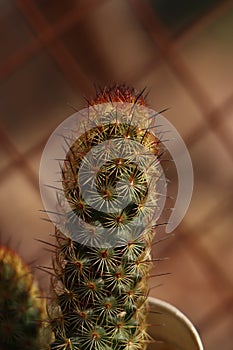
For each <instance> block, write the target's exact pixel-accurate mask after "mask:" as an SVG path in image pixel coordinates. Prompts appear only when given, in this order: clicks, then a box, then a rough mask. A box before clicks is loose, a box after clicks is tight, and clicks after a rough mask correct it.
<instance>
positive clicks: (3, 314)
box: [0, 246, 45, 350]
mask: <svg viewBox="0 0 233 350" xmlns="http://www.w3.org/2000/svg"><path fill="white" fill-rule="evenodd" d="M39 296H40V292H39V289H38V287H37V285H36V283H35V282H34V281H33V277H32V274H31V273H30V270H29V267H28V266H27V265H26V264H25V263H24V262H23V261H22V259H21V258H20V257H19V256H18V255H17V254H16V253H15V252H14V251H12V250H10V249H8V248H6V247H4V246H0V349H1V350H15V349H24V350H27V349H28V350H29V349H30V350H39V349H40V344H41V343H40V330H41V324H40V320H42V318H43V317H45V309H44V302H43V301H42V299H40V298H39Z"/></svg>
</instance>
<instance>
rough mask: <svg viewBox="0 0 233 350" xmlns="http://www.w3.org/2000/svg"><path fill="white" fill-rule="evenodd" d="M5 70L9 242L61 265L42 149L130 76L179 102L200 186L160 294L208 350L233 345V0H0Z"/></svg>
mask: <svg viewBox="0 0 233 350" xmlns="http://www.w3.org/2000/svg"><path fill="white" fill-rule="evenodd" d="M0 79H1V84H0V118H1V119H0V156H1V162H0V203H1V210H0V232H1V243H2V244H8V245H9V246H10V247H12V248H14V249H16V250H17V251H18V252H19V254H20V255H21V256H22V257H23V258H24V259H25V260H26V261H27V262H28V263H30V264H32V265H36V264H40V265H48V264H50V253H49V252H48V251H46V250H45V246H44V245H43V244H41V243H39V242H37V241H36V240H35V238H36V239H42V240H48V241H52V239H53V238H52V237H50V236H49V234H50V233H53V232H54V228H53V225H52V224H51V223H48V222H47V223H46V222H45V221H43V220H41V217H42V216H43V215H42V214H41V213H40V212H39V210H40V209H43V206H42V203H41V199H40V193H39V186H38V174H39V162H40V157H41V154H42V151H43V148H44V146H45V143H46V140H47V139H48V137H49V135H50V134H51V132H53V130H54V129H55V128H56V127H57V126H58V125H59V124H60V123H61V122H62V121H63V120H64V119H66V118H67V117H68V116H69V115H71V114H72V113H73V109H72V107H71V106H73V107H75V108H77V109H81V108H82V107H84V105H85V104H86V102H85V99H84V97H87V98H88V97H91V96H93V95H94V94H95V86H96V85H100V86H104V85H109V84H111V83H115V82H125V83H126V84H129V85H133V86H134V87H135V88H136V89H138V90H142V89H143V88H144V87H146V88H147V91H148V92H149V95H148V103H149V105H150V106H151V107H152V108H153V109H155V110H157V111H158V110H162V109H164V108H167V107H169V108H170V109H169V110H168V111H167V112H166V114H165V116H166V118H167V119H168V120H169V121H170V122H171V123H172V124H173V125H174V126H175V127H176V128H177V130H178V131H179V133H180V134H181V136H182V137H183V139H184V141H185V142H186V145H187V147H188V149H189V152H190V154H191V157H192V161H193V167H194V175H195V186H194V192H193V198H192V202H191V205H190V207H189V210H188V212H187V214H186V216H185V218H184V219H183V221H182V223H181V224H180V225H179V227H178V228H177V229H176V231H175V236H174V237H173V236H172V238H171V239H168V240H166V241H164V242H162V243H160V244H158V245H154V247H153V254H154V256H155V257H161V258H162V257H167V256H168V257H169V258H170V259H169V260H165V261H163V262H160V263H158V266H157V265H156V266H155V267H154V271H153V273H156V274H157V273H158V274H159V273H163V272H170V273H171V275H169V276H163V277H157V278H153V279H151V281H150V286H151V289H150V295H151V296H154V297H159V298H162V299H164V300H167V301H169V302H171V303H172V304H174V305H175V306H177V307H178V308H180V309H181V310H182V311H183V312H184V313H186V314H187V315H188V316H189V318H190V319H191V320H192V321H193V322H194V324H195V325H196V327H197V328H198V330H199V331H200V334H201V337H202V339H203V342H204V345H205V349H206V350H219V348H221V349H224V350H230V349H232V325H233V235H232V221H233V220H232V217H233V215H232V212H233V211H232V209H233V206H232V202H233V186H232V179H233V152H232V146H233V120H232V117H233V112H232V111H233V89H232V88H233V1H224V0H201V1H199V0H190V1H186V0H172V1H171V0H170V1H168V0H150V1H147V0H0ZM173 176H174V177H176V176H175V173H174V169H173V170H172V169H171V171H170V175H169V170H168V177H169V178H170V180H171V185H170V188H171V192H172V191H173V183H172V179H173ZM174 186H175V185H174ZM162 230H164V228H163V227H161V228H160V229H159V230H158V231H161V232H162ZM161 232H158V236H159V235H161V234H162V233H161ZM35 275H36V277H37V278H38V280H39V283H40V285H41V286H42V288H44V289H45V290H46V288H47V285H48V279H49V276H48V275H47V274H45V273H42V272H39V271H35ZM160 284H162V285H160ZM158 285H160V286H158ZM156 286H158V288H156Z"/></svg>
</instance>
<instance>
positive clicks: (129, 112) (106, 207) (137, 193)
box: [48, 86, 160, 350]
mask: <svg viewBox="0 0 233 350" xmlns="http://www.w3.org/2000/svg"><path fill="white" fill-rule="evenodd" d="M89 104H90V106H89V112H88V120H87V121H86V122H85V125H84V130H85V132H83V133H82V134H81V136H79V137H78V138H77V139H75V138H74V140H73V143H72V145H71V147H69V149H68V151H67V154H66V159H64V161H63V164H62V165H61V172H62V187H63V193H64V196H65V199H66V201H67V202H68V203H69V208H70V210H68V211H66V212H65V215H63V219H61V220H63V221H64V222H63V227H64V232H61V231H62V230H60V229H56V241H57V243H56V251H55V255H54V259H53V266H54V271H55V277H53V278H52V282H51V285H52V302H51V304H50V305H49V308H48V315H49V322H50V326H51V329H52V331H53V340H52V341H51V343H50V349H51V350H84V349H88V350H89V349H90V350H144V349H146V347H147V344H148V342H150V337H149V335H148V334H147V332H146V327H147V324H146V314H147V302H146V300H147V295H148V283H147V280H148V276H149V271H150V268H151V253H150V251H151V242H152V239H153V235H154V226H155V221H154V220H153V211H154V208H155V207H156V205H157V202H156V195H155V190H154V189H155V186H156V181H157V180H158V177H159V173H158V168H157V162H158V155H159V146H160V145H159V141H158V139H157V137H156V136H155V135H154V134H153V133H152V132H151V130H150V124H149V121H148V116H147V115H145V113H144V112H143V106H144V105H145V100H144V97H143V96H142V94H136V93H135V91H134V89H130V88H127V87H125V86H114V87H112V88H109V89H104V90H102V91H100V92H99V93H98V94H97V96H96V98H95V99H93V100H91V101H90V103H89ZM71 137H72V135H71ZM101 145H104V146H103V147H102V148H101V147H99V146H101ZM96 169H97V170H96ZM93 174H94V175H93ZM93 179H94V180H93ZM81 187H82V188H81ZM83 189H84V190H83ZM125 198H127V201H126V200H125ZM61 202H62V200H61ZM119 203H120V205H119ZM122 203H123V204H124V205H122ZM61 206H62V203H61ZM118 206H119V207H120V208H118Z"/></svg>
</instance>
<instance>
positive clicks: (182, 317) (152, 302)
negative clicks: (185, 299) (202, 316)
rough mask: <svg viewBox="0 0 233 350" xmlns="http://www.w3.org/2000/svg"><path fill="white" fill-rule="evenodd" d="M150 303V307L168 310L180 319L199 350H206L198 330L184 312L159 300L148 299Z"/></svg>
mask: <svg viewBox="0 0 233 350" xmlns="http://www.w3.org/2000/svg"><path fill="white" fill-rule="evenodd" d="M148 302H149V304H150V305H159V306H161V307H162V308H164V309H167V310H168V311H169V312H170V313H171V314H173V315H174V316H175V317H177V318H178V319H180V320H181V322H182V323H184V324H185V325H186V326H187V328H188V329H189V330H190V332H191V333H192V335H193V337H194V338H195V340H196V342H197V345H198V346H199V350H204V347H203V344H202V341H201V338H200V335H199V333H198V331H197V329H196V328H195V326H194V325H193V323H192V322H191V321H190V319H189V318H188V317H187V316H186V315H185V314H184V313H183V312H181V311H180V310H179V309H178V308H177V307H175V306H174V305H172V304H170V303H169V302H167V301H164V300H161V299H158V298H154V297H148Z"/></svg>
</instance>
